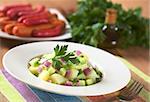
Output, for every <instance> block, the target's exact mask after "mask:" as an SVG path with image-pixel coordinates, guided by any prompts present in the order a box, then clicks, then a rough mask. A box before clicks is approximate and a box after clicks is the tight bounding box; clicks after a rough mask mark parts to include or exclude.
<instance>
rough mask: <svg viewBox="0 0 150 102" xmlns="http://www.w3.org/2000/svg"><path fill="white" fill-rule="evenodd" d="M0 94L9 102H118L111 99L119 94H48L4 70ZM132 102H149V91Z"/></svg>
mask: <svg viewBox="0 0 150 102" xmlns="http://www.w3.org/2000/svg"><path fill="white" fill-rule="evenodd" d="M119 59H120V60H122V61H123V62H124V64H125V65H126V66H127V67H128V68H129V69H130V70H131V71H132V72H133V73H135V74H136V75H138V76H139V77H140V78H142V79H143V80H144V81H145V82H147V83H150V77H149V76H147V75H146V74H144V73H143V72H141V71H140V70H139V69H138V68H136V67H134V66H133V65H131V64H130V63H129V62H127V61H126V60H124V59H122V58H119ZM0 92H1V94H3V95H4V96H5V97H6V99H7V100H8V101H9V102H118V101H114V100H113V99H114V97H116V96H117V95H118V94H119V91H118V92H115V93H111V94H108V95H102V96H92V97H76V96H65V95H59V94H54V93H49V92H45V91H42V90H39V89H36V88H34V87H31V86H29V85H27V84H25V83H23V82H21V81H19V80H17V79H15V78H14V77H12V76H11V75H10V74H9V73H7V71H6V70H5V69H4V68H3V69H2V70H1V71H0ZM132 102H150V93H149V91H147V90H146V89H143V90H142V91H141V93H140V94H139V95H138V97H137V98H136V99H134V100H133V101H132Z"/></svg>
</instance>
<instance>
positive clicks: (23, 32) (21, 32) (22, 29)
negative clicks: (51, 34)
mask: <svg viewBox="0 0 150 102" xmlns="http://www.w3.org/2000/svg"><path fill="white" fill-rule="evenodd" d="M53 26H54V25H51V24H40V25H34V26H25V25H23V24H22V25H16V26H14V27H13V34H14V35H16V36H22V37H30V36H31V34H32V32H33V31H34V30H37V29H38V30H40V29H47V28H51V27H53Z"/></svg>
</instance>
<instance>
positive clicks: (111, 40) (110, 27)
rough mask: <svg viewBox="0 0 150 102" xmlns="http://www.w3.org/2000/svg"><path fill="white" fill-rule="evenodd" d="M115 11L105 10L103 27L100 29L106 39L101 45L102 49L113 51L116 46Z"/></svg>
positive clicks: (117, 34) (117, 31) (117, 30)
mask: <svg viewBox="0 0 150 102" xmlns="http://www.w3.org/2000/svg"><path fill="white" fill-rule="evenodd" d="M116 20H117V11H116V10H115V9H112V8H110V9H107V11H106V17H105V25H104V26H103V27H102V31H103V33H104V34H105V35H106V39H105V40H104V42H103V44H102V48H104V49H113V48H116V47H117V46H118V39H119V29H118V27H117V25H116Z"/></svg>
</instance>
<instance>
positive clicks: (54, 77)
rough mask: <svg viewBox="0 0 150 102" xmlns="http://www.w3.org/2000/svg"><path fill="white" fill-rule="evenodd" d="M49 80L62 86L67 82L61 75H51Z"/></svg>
mask: <svg viewBox="0 0 150 102" xmlns="http://www.w3.org/2000/svg"><path fill="white" fill-rule="evenodd" d="M50 79H51V80H52V82H53V83H56V84H64V83H65V82H66V81H67V79H66V78H64V77H63V76H62V75H60V74H57V73H55V74H52V75H51V76H50Z"/></svg>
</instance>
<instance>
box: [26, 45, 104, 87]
mask: <svg viewBox="0 0 150 102" xmlns="http://www.w3.org/2000/svg"><path fill="white" fill-rule="evenodd" d="M67 48H68V45H63V46H60V45H57V46H56V47H55V48H54V51H53V52H51V53H46V54H43V55H39V56H36V57H34V58H32V59H31V60H30V61H29V63H28V68H29V71H30V72H31V73H32V74H34V75H35V76H37V77H38V78H40V79H42V80H45V81H47V82H49V83H54V84H59V85H65V86H89V85H92V84H95V83H98V82H100V81H101V80H102V77H103V74H102V72H101V71H100V70H99V69H98V68H96V67H94V66H92V65H91V64H90V62H89V59H88V57H87V55H86V54H84V53H83V52H81V51H80V50H75V51H72V52H68V51H67Z"/></svg>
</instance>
